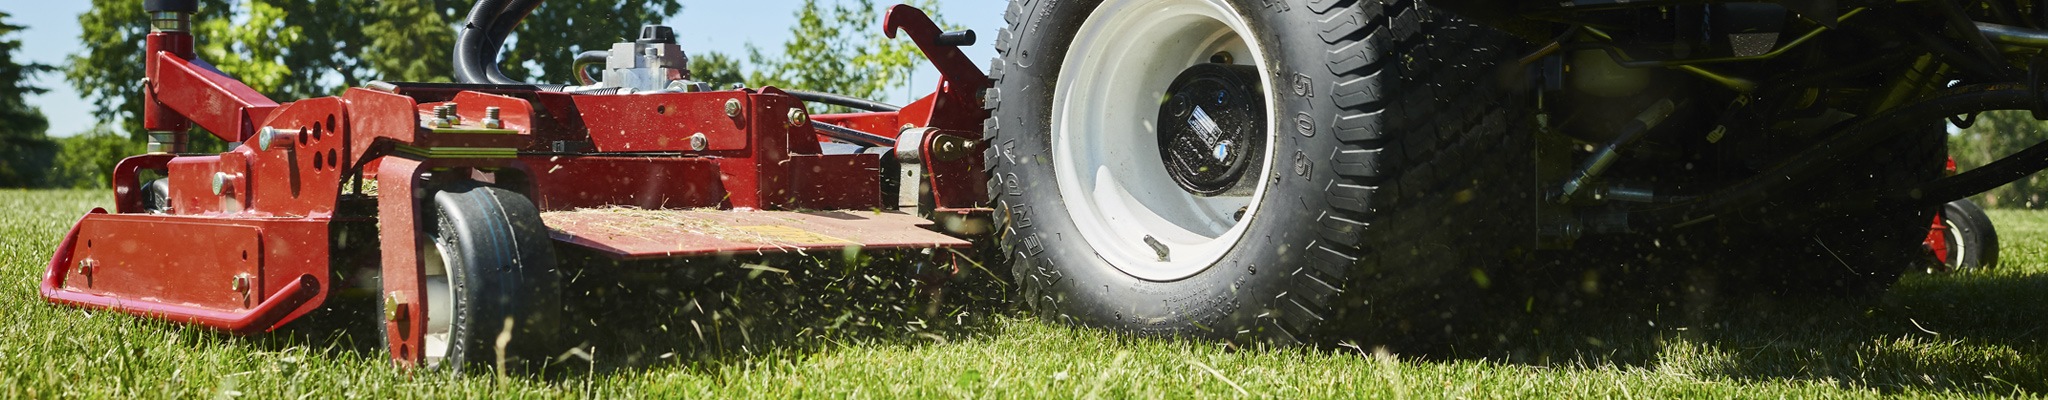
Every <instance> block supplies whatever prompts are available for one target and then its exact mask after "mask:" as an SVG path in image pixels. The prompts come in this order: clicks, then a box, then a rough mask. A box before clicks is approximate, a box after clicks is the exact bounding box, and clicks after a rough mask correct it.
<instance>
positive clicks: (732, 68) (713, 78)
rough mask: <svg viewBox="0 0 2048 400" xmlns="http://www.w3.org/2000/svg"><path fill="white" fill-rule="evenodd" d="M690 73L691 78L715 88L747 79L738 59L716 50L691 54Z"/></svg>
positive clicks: (721, 87)
mask: <svg viewBox="0 0 2048 400" xmlns="http://www.w3.org/2000/svg"><path fill="white" fill-rule="evenodd" d="M690 74H691V75H692V76H691V78H693V79H696V80H698V81H700V82H704V83H709V84H711V86H712V87H713V88H715V89H724V88H726V87H728V86H729V85H732V84H735V83H745V82H746V81H747V78H746V73H745V72H744V71H743V68H742V67H741V66H740V60H738V59H734V58H732V57H731V56H727V55H725V54H722V53H717V52H705V53H703V54H694V55H691V56H690Z"/></svg>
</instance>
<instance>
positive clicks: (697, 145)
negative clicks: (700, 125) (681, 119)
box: [690, 132, 711, 151]
mask: <svg viewBox="0 0 2048 400" xmlns="http://www.w3.org/2000/svg"><path fill="white" fill-rule="evenodd" d="M710 147H711V138H710V137H706V136H704V132H697V134H694V135H690V151H704V149H706V148H710Z"/></svg>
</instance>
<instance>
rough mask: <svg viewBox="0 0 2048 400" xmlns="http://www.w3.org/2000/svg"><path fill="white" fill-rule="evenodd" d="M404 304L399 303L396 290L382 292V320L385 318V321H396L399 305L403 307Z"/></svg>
mask: <svg viewBox="0 0 2048 400" xmlns="http://www.w3.org/2000/svg"><path fill="white" fill-rule="evenodd" d="M404 306H405V304H404V303H400V302H399V301H398V292H389V293H385V294H384V320H385V321H398V310H399V307H404Z"/></svg>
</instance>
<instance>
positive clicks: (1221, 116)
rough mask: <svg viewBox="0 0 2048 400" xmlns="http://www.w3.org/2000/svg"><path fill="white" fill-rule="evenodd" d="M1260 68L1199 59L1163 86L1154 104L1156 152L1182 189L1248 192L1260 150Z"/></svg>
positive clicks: (1262, 140) (1262, 122)
mask: <svg viewBox="0 0 2048 400" xmlns="http://www.w3.org/2000/svg"><path fill="white" fill-rule="evenodd" d="M1258 82H1259V69H1258V67H1253V66H1248V65H1227V64H1199V65H1195V66H1193V67H1190V68H1188V69H1187V71H1184V72H1181V74H1180V77H1178V78H1175V79H1174V80H1173V84H1171V85H1169V86H1167V98H1166V102H1165V104H1161V105H1160V106H1159V157H1160V159H1161V160H1164V161H1165V163H1166V171H1167V172H1168V173H1169V175H1170V176H1172V177H1173V181H1174V183H1178V184H1180V187H1181V189H1184V190H1187V191H1188V193H1193V194H1195V195H1199V196H1218V195H1228V196H1248V195H1251V192H1252V188H1254V187H1256V185H1257V184H1256V183H1255V182H1251V181H1254V180H1257V175H1258V174H1256V173H1246V171H1248V170H1254V169H1257V168H1259V167H1260V165H1258V164H1257V163H1258V162H1259V161H1261V160H1260V158H1259V155H1260V154H1264V153H1265V148H1266V139H1265V133H1266V121H1265V119H1264V118H1263V117H1264V115H1262V114H1261V111H1263V110H1264V109H1265V107H1266V106H1265V100H1264V99H1262V98H1260V96H1259V93H1260V91H1259V87H1258Z"/></svg>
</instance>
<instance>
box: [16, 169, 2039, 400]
mask: <svg viewBox="0 0 2048 400" xmlns="http://www.w3.org/2000/svg"><path fill="white" fill-rule="evenodd" d="M109 198H110V196H109V195H108V194H107V193H106V192H104V191H0V237H4V239H0V263H4V264H0V265H4V267H0V310H6V311H4V313H5V314H4V315H5V317H4V318H0V396H5V397H8V398H24V397H26V398H51V397H88V398H134V397H142V398H156V397H179V398H187V397H237V396H240V397H250V398H280V399H282V398H301V397H311V398H334V397H367V398H387V397H405V398H410V397H434V398H448V397H460V398H481V397H505V398H561V397H588V398H632V397H655V398H677V397H681V398H783V397H791V396H798V397H880V398H893V397H941V398H958V397H973V398H981V397H995V398H1012V397H1055V398H1084V397H1105V398H1158V397H1240V396H1245V397H1279V398H1323V397H1346V398H1349V397H1376V398H1380V397H1383V398H1410V397H1414V398H1450V397H1482V398H1527V397H1577V398H1589V397H1600V398H1635V397H1649V398H1669V397H1716V398H1764V397H1796V398H1837V397H1842V398H1863V397H1879V396H1906V397H2001V396H2031V397H2039V396H2042V395H2044V394H2048V343H2044V338H2048V328H2044V327H2048V301H2044V300H2048V213H2044V212H2035V211H2005V210H1998V211H1993V212H1992V214H1991V215H1992V218H1993V219H1994V220H1995V221H1997V224H1998V229H1999V231H2000V233H2001V234H2002V235H2001V236H2002V238H2003V239H2004V243H2003V245H2004V246H2003V247H2004V249H2003V250H2004V253H2003V256H2004V265H2003V266H2001V267H2000V268H1999V269H1997V270H1993V271H1989V272H1985V273H1971V274H1943V275H1926V274H1916V275H1914V276H1909V277H1907V278H1906V280H1905V281H1903V282H1902V283H1900V284H1899V285H1898V286H1897V287H1896V288H1895V289H1894V290H1893V291H1892V292H1891V293H1890V294H1888V295H1887V296H1886V297H1885V298H1884V299H1883V300H1882V301H1880V302H1879V303H1878V304H1877V305H1875V306H1871V307H1863V306H1855V305H1843V304H1832V303H1828V302H1819V303H1816V304H1774V305H1761V306H1759V305H1744V306H1738V307H1729V308H1724V309H1721V310H1723V311H1698V310H1689V311H1675V310H1678V309H1684V308H1686V306H1685V305H1683V304H1677V303H1668V304H1667V303H1653V304H1648V305H1643V306H1629V305H1620V306H1615V307H1620V309H1619V311H1615V309H1612V308H1608V309H1602V308H1598V307H1595V308H1591V309H1598V310H1601V311H1600V312H1576V313H1562V314H1553V313H1532V312H1524V310H1508V311H1505V312H1503V313H1501V316H1498V317H1489V318H1497V319H1499V320H1501V321H1500V325H1502V326H1542V327H1543V328H1516V329H1520V331H1518V332H1516V334H1515V335H1512V336H1511V335H1506V334H1503V335H1501V336H1500V338H1501V339H1500V340H1498V341H1495V342H1494V343H1492V344H1491V345H1487V346H1480V347H1479V348H1459V349H1454V350H1451V351H1444V352H1435V353H1431V354H1422V355H1396V354H1391V353H1388V352H1386V351H1384V350H1380V349H1376V348H1372V347H1369V346H1368V347H1353V346H1337V347H1333V348H1329V349H1308V348H1283V349H1260V348H1238V347H1230V346H1225V345H1222V344H1218V343H1213V342H1203V341H1185V340H1165V339H1150V338H1136V337H1127V336H1123V335H1117V334H1112V333H1107V332H1103V331H1098V330H1090V329H1077V328H1071V327H1067V326H1064V325H1059V324H1050V323H1046V322H1041V321H1039V320H1037V319H1033V318H1029V317H1025V316H1018V315H1020V314H1019V313H1016V312H1013V311H1008V310H1007V308H1006V306H1003V305H1000V304H998V303H993V302H991V301H987V300H978V301H977V300H969V301H959V300H949V301H948V305H946V306H944V307H931V306H930V304H928V303H926V302H925V301H924V300H921V299H924V298H925V297H921V296H917V295H913V294H911V293H917V292H919V291H920V290H923V289H922V288H920V287H918V286H917V285H915V283H914V281H912V280H907V279H902V278H900V277H897V276H894V275H885V274H882V273H881V272H876V271H861V270H859V269H856V268H842V267H829V266H819V267H809V268H804V267H790V266H787V265H782V264H777V265H782V267H780V268H768V269H759V268H756V269H737V268H728V269H729V270H731V271H733V273H731V274H722V273H714V274H712V275H711V276H709V277H697V278H692V279H708V280H710V281H715V282H721V283H718V284H716V285H711V286H712V287H710V288H701V289H690V288H684V289H672V288H665V287H652V286H645V285H641V286H633V285H624V284H616V283H596V282H608V281H610V280H617V277H606V279H594V278H596V277H589V278H593V279H584V280H582V281H581V282H584V283H581V284H579V286H577V287H578V288H579V289H578V290H580V291H581V292H582V293H590V294H591V295H592V296H590V297H592V298H600V299H602V300H597V301H595V304H594V305H591V306H586V307H596V308H591V309H587V310H586V312H587V313H589V314H592V315H595V316H594V317H593V319H591V323H592V324H597V325H595V326H589V327H585V328H582V329H583V330H582V331H581V332H580V333H579V336H580V337H586V338H589V339H590V340H591V343H590V345H589V346H586V348H589V349H593V350H594V352H595V354H594V355H593V356H592V357H591V358H594V359H595V362H594V363H581V362H574V361H572V362H570V363H569V365H570V366H569V367H565V368H562V370H560V371H555V372H553V373H551V374H549V375H547V376H539V377H535V376H516V375H515V376H510V377H505V376H497V375H491V374H486V373H467V374H453V373H447V372H438V371H406V370H400V369H396V368H393V367H391V366H389V365H388V363H387V362H386V361H385V360H384V358H383V356H382V355H381V354H379V353H376V352H375V351H372V350H367V349H365V347H367V346H366V345H364V344H362V342H364V341H362V340H355V339H352V338H356V337H361V336H362V335H361V334H360V332H359V331H360V329H357V330H354V331H342V333H343V334H339V335H337V334H335V331H332V330H327V329H321V328H316V327H300V328H298V329H293V330H291V331H287V332H282V333H274V334H269V335H261V336H254V337H238V336H229V335H221V334H215V333H210V332H206V331H202V330H197V329H190V328H184V327H179V326H175V325H170V324H166V323H161V322H156V321H150V320H143V319H137V318H131V317H127V316H123V315H119V314H113V313H106V312H96V311H85V310H79V309H73V308H63V307H54V306H50V305H47V304H45V303H43V302H42V300H41V299H40V298H38V297H37V295H36V289H35V288H36V285H37V281H38V279H40V276H41V272H42V270H43V267H44V264H45V263H47V262H48V259H49V255H50V252H51V251H52V249H53V248H54V246H55V245H56V241H57V240H58V236H59V235H61V234H62V233H63V232H64V230H65V229H66V228H67V227H68V226H69V225H70V224H71V223H72V221H74V220H75V219H76V218H77V216H78V215H79V214H81V213H82V212H84V211H85V210H87V209H90V208H91V207H93V206H98V205H104V204H107V203H109V202H110V200H109ZM648 267H652V266H638V267H634V268H648ZM697 268H709V267H704V266H698V267H697ZM629 269H630V268H629ZM763 271H767V272H763ZM627 275H629V276H630V274H627ZM628 280H631V279H628ZM906 282H907V283H906ZM763 293H768V294H763ZM952 296H955V297H956V298H958V297H962V296H958V295H952ZM620 310H627V311H633V312H625V311H620ZM635 310H637V311H635ZM622 312H623V314H620V313H622ZM648 315H653V317H648ZM1560 315H1561V316H1560ZM339 319H340V320H344V321H346V320H348V319H346V318H339ZM1517 321H1538V322H1540V323H1538V322H1531V323H1526V324H1525V323H1521V322H1517ZM1480 342H1486V341H1484V340H1481V341H1480ZM571 358H572V359H575V358H578V357H574V356H572V357H571Z"/></svg>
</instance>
